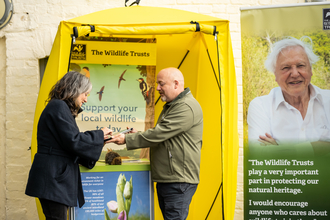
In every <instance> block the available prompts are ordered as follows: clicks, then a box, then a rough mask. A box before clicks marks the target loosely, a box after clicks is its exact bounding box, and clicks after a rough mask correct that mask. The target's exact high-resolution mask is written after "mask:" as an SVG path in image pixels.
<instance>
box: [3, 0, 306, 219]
mask: <svg viewBox="0 0 330 220" xmlns="http://www.w3.org/2000/svg"><path fill="white" fill-rule="evenodd" d="M124 2H125V1H124V0H103V1H93V0H80V1H77V0H13V3H14V15H13V17H12V20H11V22H10V23H9V24H8V25H7V26H6V27H5V28H3V29H1V30H0V220H5V219H6V220H11V219H16V220H19V219H29V220H36V219H38V217H37V211H36V206H35V200H34V199H33V198H30V197H28V196H26V195H25V194H24V191H25V185H26V180H27V177H28V172H29V169H30V165H31V155H30V153H31V152H30V151H29V150H28V148H29V147H30V144H31V135H32V126H33V119H34V110H35V105H36V101H37V96H38V91H39V84H40V79H39V65H38V60H39V59H41V58H44V57H46V56H49V54H50V50H51V47H52V43H53V40H54V38H55V34H56V31H57V27H58V24H59V22H60V21H61V20H67V19H71V18H74V17H77V16H81V15H84V14H88V13H91V12H96V11H100V10H104V9H108V8H113V7H123V6H124ZM131 2H133V1H129V4H130V3H131ZM304 2H305V1H304V0H141V1H140V5H141V6H155V7H169V8H175V9H182V10H187V11H192V12H196V13H201V14H206V15H210V16H214V17H219V18H223V19H228V20H229V21H230V31H231V38H232V45H233V51H234V58H235V66H236V75H237V88H238V100H239V123H238V128H239V138H240V142H239V144H240V149H239V164H238V173H237V175H238V185H237V202H236V210H235V218H234V219H235V220H240V219H243V116H242V109H243V107H242V56H241V38H240V7H249V6H264V5H279V4H281V5H284V4H294V3H304ZM78 3H79V4H78Z"/></svg>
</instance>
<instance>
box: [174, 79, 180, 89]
mask: <svg viewBox="0 0 330 220" xmlns="http://www.w3.org/2000/svg"><path fill="white" fill-rule="evenodd" d="M178 87H179V81H178V80H174V89H177V88H178Z"/></svg>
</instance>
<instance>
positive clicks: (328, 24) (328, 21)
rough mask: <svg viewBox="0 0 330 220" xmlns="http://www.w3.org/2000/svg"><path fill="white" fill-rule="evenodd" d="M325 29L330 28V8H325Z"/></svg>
mask: <svg viewBox="0 0 330 220" xmlns="http://www.w3.org/2000/svg"><path fill="white" fill-rule="evenodd" d="M323 30H330V8H323Z"/></svg>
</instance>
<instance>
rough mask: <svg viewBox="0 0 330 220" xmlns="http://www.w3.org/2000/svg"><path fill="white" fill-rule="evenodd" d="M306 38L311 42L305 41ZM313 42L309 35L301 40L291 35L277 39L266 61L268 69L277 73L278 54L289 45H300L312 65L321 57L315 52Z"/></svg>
mask: <svg viewBox="0 0 330 220" xmlns="http://www.w3.org/2000/svg"><path fill="white" fill-rule="evenodd" d="M305 39H308V40H309V41H310V42H311V44H308V43H306V42H304V40H305ZM312 44H313V42H312V39H311V38H310V37H308V36H304V37H302V38H300V40H298V39H296V38H294V37H289V38H286V39H283V40H280V41H277V42H276V43H274V44H273V47H272V48H271V51H270V53H269V54H268V57H267V59H266V61H265V67H266V69H267V70H268V71H270V72H273V73H275V69H276V62H277V58H278V55H279V54H280V53H281V52H282V51H283V50H284V49H285V48H288V47H296V46H300V47H302V48H303V49H304V51H305V53H306V55H307V57H308V60H309V64H310V66H312V65H313V64H314V63H316V62H317V61H318V60H319V57H318V56H317V55H315V54H314V52H313V45H312Z"/></svg>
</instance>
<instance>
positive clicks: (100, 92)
mask: <svg viewBox="0 0 330 220" xmlns="http://www.w3.org/2000/svg"><path fill="white" fill-rule="evenodd" d="M103 90H104V86H102V88H101V90H100V91H99V92H97V93H96V94H99V100H100V101H101V99H102V95H103Z"/></svg>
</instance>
